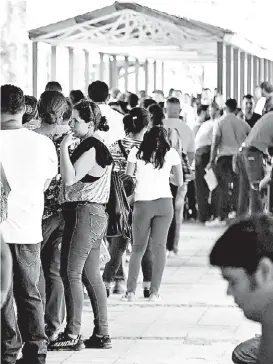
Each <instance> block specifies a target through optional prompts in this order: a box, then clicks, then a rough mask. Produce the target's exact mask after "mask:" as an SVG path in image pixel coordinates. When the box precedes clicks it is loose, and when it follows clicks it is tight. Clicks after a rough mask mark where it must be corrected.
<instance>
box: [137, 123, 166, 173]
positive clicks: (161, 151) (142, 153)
mask: <svg viewBox="0 0 273 364" xmlns="http://www.w3.org/2000/svg"><path fill="white" fill-rule="evenodd" d="M170 149H171V147H170V144H169V143H168V141H167V131H166V129H165V128H163V127H161V126H154V127H153V128H151V129H150V130H149V131H147V132H146V133H145V135H144V138H143V141H142V143H141V145H140V148H139V150H138V152H137V158H138V159H141V160H143V161H145V162H146V163H152V164H153V165H154V166H155V168H158V169H161V168H162V167H163V165H164V162H165V155H166V153H167V152H168V151H169V150H170Z"/></svg>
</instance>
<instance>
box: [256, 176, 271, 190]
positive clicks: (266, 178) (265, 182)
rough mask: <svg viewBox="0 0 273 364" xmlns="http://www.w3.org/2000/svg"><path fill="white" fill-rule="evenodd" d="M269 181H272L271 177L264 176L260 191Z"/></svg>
mask: <svg viewBox="0 0 273 364" xmlns="http://www.w3.org/2000/svg"><path fill="white" fill-rule="evenodd" d="M269 182H270V177H268V176H266V177H265V178H263V179H262V180H261V182H260V184H259V191H261V190H263V189H264V188H266V187H267V185H268V183H269Z"/></svg>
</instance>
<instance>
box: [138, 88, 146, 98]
mask: <svg viewBox="0 0 273 364" xmlns="http://www.w3.org/2000/svg"><path fill="white" fill-rule="evenodd" d="M138 96H139V98H140V99H145V98H146V91H144V90H140V91H139V92H138Z"/></svg>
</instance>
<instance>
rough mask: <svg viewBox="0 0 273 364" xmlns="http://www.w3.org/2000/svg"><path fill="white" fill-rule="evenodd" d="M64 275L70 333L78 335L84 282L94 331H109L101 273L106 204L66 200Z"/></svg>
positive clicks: (100, 333) (62, 259)
mask: <svg viewBox="0 0 273 364" xmlns="http://www.w3.org/2000/svg"><path fill="white" fill-rule="evenodd" d="M63 216H64V220H65V227H64V234H63V242H62V248H61V276H62V279H63V282H64V288H65V301H66V311H67V326H66V331H67V333H68V334H73V335H78V334H79V333H80V330H81V316H82V311H83V301H84V300H83V289H82V282H83V284H84V286H85V287H86V290H87V292H88V295H89V298H90V301H91V305H92V308H93V314H94V325H95V330H94V333H96V334H98V335H108V319H107V296H106V290H105V286H104V284H103V281H102V278H101V275H100V245H101V241H102V238H103V236H104V234H105V231H106V227H107V221H108V218H107V214H106V212H105V207H104V206H103V205H100V204H96V203H73V202H71V203H65V204H64V205H63Z"/></svg>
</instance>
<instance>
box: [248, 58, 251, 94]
mask: <svg viewBox="0 0 273 364" xmlns="http://www.w3.org/2000/svg"><path fill="white" fill-rule="evenodd" d="M247 93H248V94H252V55H251V54H248V55H247Z"/></svg>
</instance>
